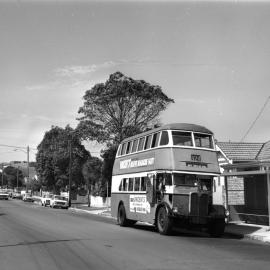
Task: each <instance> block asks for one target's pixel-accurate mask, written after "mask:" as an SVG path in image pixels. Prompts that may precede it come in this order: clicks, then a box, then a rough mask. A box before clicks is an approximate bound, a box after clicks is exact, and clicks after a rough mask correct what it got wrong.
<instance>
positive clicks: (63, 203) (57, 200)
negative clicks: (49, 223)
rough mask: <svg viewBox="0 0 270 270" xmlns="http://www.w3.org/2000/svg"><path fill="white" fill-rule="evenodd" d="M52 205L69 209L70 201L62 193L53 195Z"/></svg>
mask: <svg viewBox="0 0 270 270" xmlns="http://www.w3.org/2000/svg"><path fill="white" fill-rule="evenodd" d="M50 207H52V208H64V209H68V201H67V199H66V198H65V197H62V196H60V195H53V196H52V198H51V200H50Z"/></svg>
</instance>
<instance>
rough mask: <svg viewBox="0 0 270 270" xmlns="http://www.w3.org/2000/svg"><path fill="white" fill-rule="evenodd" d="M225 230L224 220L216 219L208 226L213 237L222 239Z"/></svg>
mask: <svg viewBox="0 0 270 270" xmlns="http://www.w3.org/2000/svg"><path fill="white" fill-rule="evenodd" d="M224 230H225V220H224V218H221V219H216V220H213V221H211V222H210V224H209V225H208V232H209V234H210V236H212V237H221V236H222V235H223V234H224Z"/></svg>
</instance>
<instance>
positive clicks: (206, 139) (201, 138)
mask: <svg viewBox="0 0 270 270" xmlns="http://www.w3.org/2000/svg"><path fill="white" fill-rule="evenodd" d="M194 140H195V146H196V147H202V148H210V149H213V148H214V146H213V140H212V136H211V135H208V134H201V133H194Z"/></svg>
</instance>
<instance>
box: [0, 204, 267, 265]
mask: <svg viewBox="0 0 270 270" xmlns="http://www.w3.org/2000/svg"><path fill="white" fill-rule="evenodd" d="M269 265H270V245H267V244H263V243H259V242H255V241H250V240H246V239H236V238H233V237H231V236H228V235H227V236H225V237H223V238H220V239H215V238H210V237H208V236H205V235H202V234H198V233H197V234H194V233H193V234H191V233H183V232H182V233H181V232H178V233H175V234H174V235H173V236H162V235H159V234H158V233H156V232H155V231H154V230H153V228H152V227H151V226H146V225H135V227H133V228H120V227H119V226H117V225H116V224H115V221H114V220H112V219H108V218H105V217H100V216H94V215H90V214H87V213H86V214H85V213H76V212H73V211H72V210H61V209H50V208H44V207H41V206H39V205H35V204H32V203H24V202H22V201H16V200H9V201H0V270H14V269H20V270H32V269H33V270H39V269H44V270H45V269H46V270H59V269H63V270H69V269H70V270H75V269H76V270H84V269H87V270H89V269H90V270H91V269H98V270H102V269H106V270H110V269H121V270H122V269H123V270H124V269H155V270H157V269H161V270H165V269H177V270H185V269H188V270H193V269H207V270H209V269H215V270H216V269H219V270H220V269H221V270H222V269H226V270H228V269H230V270H233V269H247V270H248V269H252V270H254V269H258V270H261V269H269Z"/></svg>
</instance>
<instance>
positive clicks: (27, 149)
mask: <svg viewBox="0 0 270 270" xmlns="http://www.w3.org/2000/svg"><path fill="white" fill-rule="evenodd" d="M29 151H30V150H29V145H28V146H27V148H26V153H27V182H26V192H27V184H28V182H29Z"/></svg>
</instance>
